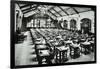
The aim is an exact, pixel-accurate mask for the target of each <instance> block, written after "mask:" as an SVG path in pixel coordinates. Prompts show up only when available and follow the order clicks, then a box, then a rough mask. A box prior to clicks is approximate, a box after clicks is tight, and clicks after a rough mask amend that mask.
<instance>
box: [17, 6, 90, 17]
mask: <svg viewBox="0 0 100 69" xmlns="http://www.w3.org/2000/svg"><path fill="white" fill-rule="evenodd" d="M18 5H19V7H20V9H21V11H22V13H23V14H24V17H29V16H33V15H35V14H38V13H40V12H45V13H44V14H47V15H49V16H50V17H52V18H57V17H62V16H68V15H73V14H79V13H82V12H87V11H91V10H92V8H85V7H71V6H53V5H38V4H18Z"/></svg>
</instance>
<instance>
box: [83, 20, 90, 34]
mask: <svg viewBox="0 0 100 69" xmlns="http://www.w3.org/2000/svg"><path fill="white" fill-rule="evenodd" d="M81 22H82V23H81V31H82V32H84V33H89V32H90V31H91V19H89V18H83V19H82V20H81Z"/></svg>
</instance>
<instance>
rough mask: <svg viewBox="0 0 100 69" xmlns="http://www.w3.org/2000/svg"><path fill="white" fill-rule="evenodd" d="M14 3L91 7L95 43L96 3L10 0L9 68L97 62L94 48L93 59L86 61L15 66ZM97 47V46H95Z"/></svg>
mask: <svg viewBox="0 0 100 69" xmlns="http://www.w3.org/2000/svg"><path fill="white" fill-rule="evenodd" d="M15 3H21V4H32V3H34V4H41V5H54V6H71V7H74V6H75V7H89V8H92V9H93V10H94V12H95V16H94V18H95V19H94V20H95V34H94V35H95V45H96V38H97V37H96V29H97V27H96V15H97V12H96V5H81V4H67V3H65V4H64V3H49V2H34V1H16V0H11V2H10V17H11V18H10V21H11V24H10V39H11V40H10V42H11V43H10V49H11V50H10V53H11V56H10V60H11V61H10V65H11V66H10V67H11V68H31V67H45V66H46V67H47V66H60V65H79V64H93V63H96V62H97V57H96V54H97V52H96V51H97V49H96V48H95V55H94V58H95V61H87V62H72V63H61V64H47V65H20V66H15V47H14V44H15V36H14V35H15V33H14V28H15V13H14V12H15V10H14V9H15ZM96 47H97V46H96Z"/></svg>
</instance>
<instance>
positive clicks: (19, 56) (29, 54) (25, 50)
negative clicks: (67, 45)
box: [15, 32, 94, 66]
mask: <svg viewBox="0 0 100 69" xmlns="http://www.w3.org/2000/svg"><path fill="white" fill-rule="evenodd" d="M36 58H37V56H36V53H35V49H34V45H33V44H32V39H31V36H30V33H29V32H27V38H25V40H24V41H23V42H21V43H18V44H15V65H17V66H18V65H35V64H38V62H37V61H36ZM34 59H35V60H34ZM81 61H94V54H93V53H91V54H89V55H83V54H82V55H81V56H80V57H79V58H77V59H71V58H69V60H68V61H67V62H66V63H68V62H81Z"/></svg>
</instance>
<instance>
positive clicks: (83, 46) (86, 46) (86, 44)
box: [81, 42, 91, 54]
mask: <svg viewBox="0 0 100 69" xmlns="http://www.w3.org/2000/svg"><path fill="white" fill-rule="evenodd" d="M90 45H91V43H90V42H83V43H81V50H82V52H83V53H84V54H88V53H90V48H91V46H90Z"/></svg>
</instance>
